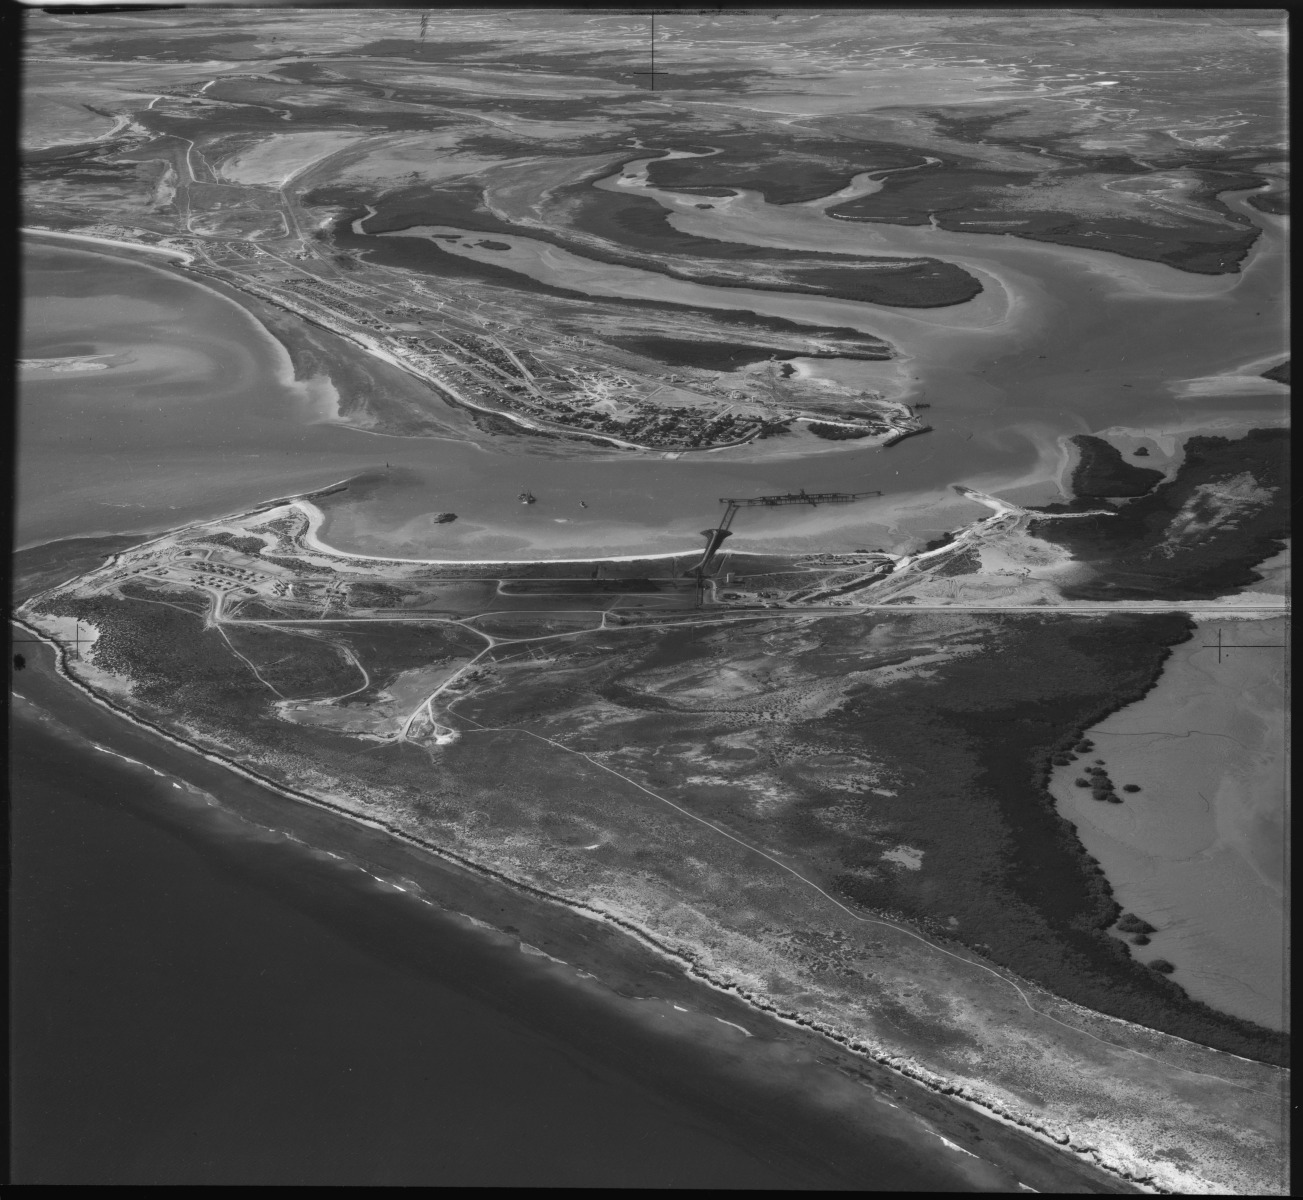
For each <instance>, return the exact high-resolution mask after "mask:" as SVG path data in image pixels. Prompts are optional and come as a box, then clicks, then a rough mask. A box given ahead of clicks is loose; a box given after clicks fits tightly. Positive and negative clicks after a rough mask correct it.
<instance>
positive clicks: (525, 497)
mask: <svg viewBox="0 0 1303 1200" xmlns="http://www.w3.org/2000/svg"><path fill="white" fill-rule="evenodd" d="M520 502H521V504H533V503H534V494H533V492H521V493H520Z"/></svg>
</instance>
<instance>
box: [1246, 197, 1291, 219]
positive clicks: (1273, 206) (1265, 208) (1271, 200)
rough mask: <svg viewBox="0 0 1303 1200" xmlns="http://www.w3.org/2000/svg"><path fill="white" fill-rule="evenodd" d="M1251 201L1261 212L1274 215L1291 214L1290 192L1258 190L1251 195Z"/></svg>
mask: <svg viewBox="0 0 1303 1200" xmlns="http://www.w3.org/2000/svg"><path fill="white" fill-rule="evenodd" d="M1249 203H1250V204H1251V205H1252V206H1253V207H1254V208H1256V209H1257V210H1258V211H1259V212H1265V213H1270V214H1271V215H1272V216H1274V217H1287V216H1289V193H1288V192H1258V193H1256V194H1255V195H1252V196H1250V197H1249Z"/></svg>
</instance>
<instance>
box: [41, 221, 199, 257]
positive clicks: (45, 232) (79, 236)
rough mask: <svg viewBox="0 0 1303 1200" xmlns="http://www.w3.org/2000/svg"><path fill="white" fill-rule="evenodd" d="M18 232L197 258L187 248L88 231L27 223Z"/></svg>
mask: <svg viewBox="0 0 1303 1200" xmlns="http://www.w3.org/2000/svg"><path fill="white" fill-rule="evenodd" d="M18 232H19V233H25V234H28V235H29V236H31V237H52V238H62V239H65V240H67V241H70V242H93V243H95V244H96V245H100V246H112V247H113V248H114V249H116V250H138V251H140V253H142V254H158V255H162V256H163V257H164V258H174V259H177V260H179V261H180V262H184V263H192V262H194V260H195V256H194V255H193V254H191V253H189V251H186V250H175V249H172V248H170V247H167V246H146V245H144V244H142V243H140V242H121V241H117V240H115V239H114V238H104V237H92V236H91V235H90V234H87V233H64V232H63V231H62V230H58V229H41V228H39V227H37V226H27V225H24V226H22V227H21V228H19V230H18Z"/></svg>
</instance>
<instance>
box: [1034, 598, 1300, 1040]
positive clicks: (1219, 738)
mask: <svg viewBox="0 0 1303 1200" xmlns="http://www.w3.org/2000/svg"><path fill="white" fill-rule="evenodd" d="M1285 626H1286V622H1285V621H1284V619H1281V618H1277V619H1274V620H1267V621H1236V622H1229V623H1227V622H1224V621H1223V622H1216V621H1201V622H1200V623H1199V625H1198V628H1197V630H1196V632H1195V634H1194V637H1193V638H1192V639H1191V640H1190V641H1189V642H1184V643H1182V644H1180V645H1178V646H1175V647H1173V652H1172V657H1171V658H1170V659H1169V660H1168V663H1167V665H1166V667H1165V668H1164V671H1163V674H1162V676H1161V677H1160V678H1159V680H1158V683H1157V685H1156V686H1155V687H1154V689H1153V690H1152V691H1151V692H1150V693H1149V694H1148V695H1146V696H1145V697H1144V699H1142V700H1140V701H1139V702H1137V703H1136V704H1133V705H1130V706H1129V707H1127V708H1124V709H1122V710H1121V711H1119V712H1116V713H1114V714H1113V715H1112V716H1110V717H1108V718H1107V720H1105V721H1103V722H1102V723H1101V724H1099V725H1097V726H1095V727H1094V728H1093V729H1091V730H1089V731H1088V733H1087V736H1088V737H1089V738H1090V739H1091V740H1092V741H1093V742H1094V743H1095V747H1096V749H1095V753H1096V754H1098V755H1101V756H1102V757H1103V759H1104V762H1105V764H1106V769H1107V770H1108V772H1109V775H1110V777H1111V778H1112V779H1113V780H1114V782H1115V783H1116V784H1117V785H1118V786H1119V787H1121V786H1122V785H1123V784H1125V783H1134V784H1137V785H1138V786H1139V787H1140V789H1141V790H1140V791H1139V792H1136V793H1130V794H1125V796H1124V799H1125V802H1124V803H1123V804H1121V805H1113V804H1101V803H1099V802H1097V801H1095V800H1092V799H1091V797H1090V793H1089V792H1088V791H1086V790H1085V789H1084V788H1077V787H1074V786H1073V784H1072V779H1073V777H1074V776H1076V775H1078V774H1079V773H1080V766H1077V767H1068V768H1062V769H1059V770H1057V771H1056V772H1055V774H1054V777H1053V779H1052V781H1051V786H1050V790H1051V792H1052V794H1053V795H1054V797H1055V799H1056V800H1057V801H1058V804H1059V810H1060V812H1062V813H1063V815H1064V816H1065V817H1067V818H1068V820H1070V821H1072V822H1073V824H1074V825H1076V827H1077V834H1078V836H1079V837H1080V838H1081V840H1082V843H1083V844H1084V845H1085V847H1086V849H1087V850H1088V851H1089V852H1090V853H1091V854H1093V855H1094V856H1095V857H1096V858H1097V859H1099V861H1100V863H1101V865H1102V866H1103V868H1104V872H1105V874H1106V875H1107V876H1108V879H1109V883H1110V884H1111V886H1112V887H1113V890H1114V894H1115V895H1116V897H1117V900H1118V903H1119V904H1121V905H1122V906H1123V907H1124V908H1126V909H1129V910H1131V911H1133V912H1135V913H1136V914H1137V915H1139V916H1140V917H1142V918H1144V919H1145V920H1147V921H1149V922H1150V923H1151V924H1153V925H1155V926H1157V928H1158V932H1157V933H1154V934H1152V935H1151V942H1150V944H1149V945H1148V946H1145V947H1143V948H1141V947H1136V948H1135V950H1134V951H1133V953H1134V955H1135V957H1136V958H1138V959H1140V960H1141V961H1145V962H1147V961H1150V960H1152V959H1155V958H1164V959H1167V960H1168V961H1169V962H1171V963H1173V964H1174V965H1175V966H1176V968H1177V970H1176V973H1175V974H1174V975H1173V976H1172V978H1173V979H1174V980H1175V981H1176V982H1177V983H1179V984H1180V985H1181V986H1182V987H1183V988H1185V990H1186V991H1187V992H1189V993H1190V995H1191V996H1193V997H1194V998H1195V999H1196V1000H1202V1001H1204V1002H1205V1003H1207V1004H1209V1005H1211V1006H1212V1007H1214V1008H1216V1009H1219V1010H1221V1011H1222V1012H1229V1013H1231V1014H1233V1015H1235V1016H1239V1017H1244V1018H1245V1019H1247V1020H1250V1021H1256V1022H1258V1023H1259V1024H1261V1025H1265V1026H1267V1027H1268V1028H1271V1029H1283V1028H1287V1027H1288V998H1287V991H1286V979H1285V969H1286V963H1287V961H1288V937H1289V931H1288V923H1287V917H1286V895H1285V889H1286V880H1285V876H1286V855H1287V842H1286V819H1287V818H1286V807H1287V800H1286V796H1287V789H1288V782H1287V779H1286V770H1287V766H1286V764H1287V761H1288V760H1287V758H1286V754H1285V711H1286V703H1287V674H1286V672H1287V667H1286V657H1285V654H1286V651H1285V650H1284V649H1282V648H1281V647H1282V645H1283V643H1284V642H1285V640H1286V627H1285ZM1219 633H1220V634H1221V637H1222V641H1223V644H1224V645H1225V646H1226V647H1235V646H1241V647H1245V646H1247V647H1255V648H1250V649H1227V650H1225V651H1223V652H1220V653H1219V651H1218V648H1217V642H1218V635H1219ZM1256 647H1262V648H1256ZM1273 647H1274V648H1273Z"/></svg>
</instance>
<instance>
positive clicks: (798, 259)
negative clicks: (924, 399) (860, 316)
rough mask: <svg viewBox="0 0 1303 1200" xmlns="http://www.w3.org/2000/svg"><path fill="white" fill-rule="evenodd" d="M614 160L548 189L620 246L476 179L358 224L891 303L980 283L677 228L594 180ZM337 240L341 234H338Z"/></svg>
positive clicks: (921, 302)
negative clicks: (506, 207) (543, 224)
mask: <svg viewBox="0 0 1303 1200" xmlns="http://www.w3.org/2000/svg"><path fill="white" fill-rule="evenodd" d="M615 169H616V168H615V166H614V165H609V166H606V167H602V168H601V169H599V170H598V171H596V172H594V173H593V175H592V176H591V177H590V178H588V179H584V180H580V181H578V182H577V183H575V184H572V185H568V186H567V187H564V188H558V189H557V190H556V192H555V193H554V195H555V197H556V198H557V200H558V201H560V202H562V203H567V202H568V207H567V214H568V215H567V219H568V220H570V221H571V222H572V223H573V225H574V227H575V228H576V229H577V230H579V231H581V232H584V233H590V234H595V235H596V236H598V237H600V238H602V239H603V240H605V241H607V242H608V243H614V245H615V246H618V247H621V250H614V249H612V248H611V247H610V246H609V245H608V246H607V247H605V248H601V247H594V246H592V245H590V244H589V243H587V242H574V241H572V240H571V239H569V238H567V237H565V236H564V234H561V233H558V232H556V231H555V230H549V229H536V228H533V227H529V228H518V227H516V226H514V225H511V224H510V223H508V222H506V221H503V220H501V219H500V218H498V217H496V216H494V215H493V214H492V213H491V212H490V211H489V210H488V209H487V208H485V207H484V206H483V202H482V192H481V188H480V187H479V186H478V185H476V184H474V183H461V184H454V185H449V186H445V187H440V188H428V187H421V188H411V189H404V190H402V191H398V192H391V193H389V194H388V195H386V196H383V197H381V198H380V199H379V200H378V201H372V203H374V204H375V207H376V209H377V212H376V214H375V216H373V217H370V218H368V219H367V221H366V224H365V230H366V233H367V234H379V233H387V232H392V231H395V230H400V229H407V228H410V227H411V226H413V225H451V226H454V227H457V228H461V229H469V230H473V231H474V232H476V233H514V234H518V235H522V236H525V237H529V238H532V239H534V240H536V241H544V242H550V243H551V244H553V245H556V246H561V247H563V248H564V249H567V250H569V251H571V252H572V253H574V254H578V255H580V256H582V257H584V258H589V259H593V260H595V261H597V262H607V263H614V264H617V265H619V266H627V267H636V268H638V269H640V270H644V271H656V272H658V273H660V274H662V275H668V276H670V277H671V278H674V279H682V280H685V281H687V282H691V283H701V284H707V285H709V286H712V287H746V288H752V289H758V290H769V291H773V290H778V291H789V292H797V293H802V294H810V295H826V296H833V297H836V298H839V299H846V300H862V301H867V302H870V303H879V304H891V305H895V306H898V307H914V308H928V307H936V306H944V305H949V304H960V303H963V302H964V301H966V300H971V299H972V298H973V297H974V296H976V295H977V294H978V293H980V292H981V290H982V287H981V284H980V283H978V282H977V280H976V279H974V278H973V277H972V276H971V275H969V274H968V273H967V272H966V271H964V270H962V269H961V268H959V267H956V266H954V265H952V264H950V263H943V262H940V261H938V260H936V259H928V258H920V259H917V260H909V261H908V265H905V266H901V265H900V263H901V260H899V259H892V260H882V259H879V260H874V259H873V258H872V257H871V256H856V255H846V254H821V253H815V252H807V251H803V250H782V249H773V248H768V247H762V246H748V245H745V244H743V243H736V242H720V241H715V240H714V239H711V238H701V237H694V236H693V235H691V234H686V233H680V232H679V231H678V230H676V229H674V228H673V227H672V226H671V225H670V224H669V220H668V218H669V216H670V213H669V211H668V210H667V209H665V208H663V207H662V206H661V205H660V204H658V203H657V202H656V201H655V200H653V199H651V198H650V197H647V196H627V195H623V194H614V193H610V192H602V191H595V190H593V188H592V186H591V184H592V179H593V178H600V177H601V176H603V175H607V174H610V173H611V172H612V171H614V170H615ZM330 194H331V193H330V191H329V190H326V189H323V190H322V191H321V192H318V193H313V194H312V195H310V196H308V197H306V198H305V202H306V203H308V204H320V203H330V201H329V200H327V199H324V197H326V196H329V195H330ZM317 197H323V198H322V199H318V198H317ZM358 215H361V214H358ZM351 236H352V237H355V238H356V237H358V236H359V235H357V234H351ZM338 240H339V241H340V244H341V245H343V244H346V239H345V238H344V237H343V236H342V235H341V236H339V238H338ZM388 240H391V241H392V240H393V239H388ZM875 262H877V263H887V264H889V265H887V266H884V267H883V269H881V270H878V269H874V267H873V264H874V263H875ZM678 263H691V264H693V266H692V268H691V269H688V268H685V267H682V266H678V265H675V264H678ZM751 265H755V266H759V267H761V268H763V269H764V270H766V271H781V272H782V276H783V281H782V283H781V284H780V283H770V282H766V283H763V284H760V283H756V282H754V281H753V280H752V279H751V278H749V277H748V272H747V267H748V266H751ZM729 268H732V270H731V271H730V270H729Z"/></svg>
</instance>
